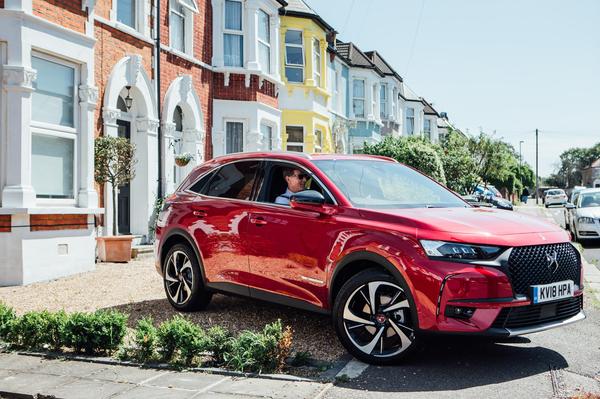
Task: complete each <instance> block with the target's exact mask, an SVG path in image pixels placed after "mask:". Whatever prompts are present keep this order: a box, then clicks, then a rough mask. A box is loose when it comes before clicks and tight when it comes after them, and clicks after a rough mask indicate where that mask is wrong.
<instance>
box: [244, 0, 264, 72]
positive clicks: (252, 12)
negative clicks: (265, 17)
mask: <svg viewBox="0 0 600 399" xmlns="http://www.w3.org/2000/svg"><path fill="white" fill-rule="evenodd" d="M245 9H246V15H245V17H246V18H245V19H246V20H245V26H246V31H245V34H244V40H245V42H246V43H245V46H244V47H245V48H246V54H245V56H246V60H247V62H246V68H247V69H249V70H251V71H259V70H260V62H259V60H258V7H257V6H256V5H254V4H249V3H246V7H245Z"/></svg>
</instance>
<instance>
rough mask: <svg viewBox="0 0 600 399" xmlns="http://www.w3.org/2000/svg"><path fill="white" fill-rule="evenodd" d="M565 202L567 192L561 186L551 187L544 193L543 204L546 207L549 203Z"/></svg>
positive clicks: (558, 203)
mask: <svg viewBox="0 0 600 399" xmlns="http://www.w3.org/2000/svg"><path fill="white" fill-rule="evenodd" d="M566 203H567V194H566V193H565V190H563V189H561V188H553V189H551V190H548V191H546V193H545V194H544V205H545V206H546V208H548V207H549V206H550V205H562V206H564V205H565V204H566Z"/></svg>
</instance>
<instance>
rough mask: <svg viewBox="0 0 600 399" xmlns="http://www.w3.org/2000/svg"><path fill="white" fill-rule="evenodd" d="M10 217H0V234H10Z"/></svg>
mask: <svg viewBox="0 0 600 399" xmlns="http://www.w3.org/2000/svg"><path fill="white" fill-rule="evenodd" d="M10 220H11V217H10V215H0V233H10V231H11V228H10Z"/></svg>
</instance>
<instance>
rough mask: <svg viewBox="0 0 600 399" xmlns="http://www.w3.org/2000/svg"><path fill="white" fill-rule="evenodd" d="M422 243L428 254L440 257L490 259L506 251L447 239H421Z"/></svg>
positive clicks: (431, 256) (432, 256)
mask: <svg viewBox="0 0 600 399" xmlns="http://www.w3.org/2000/svg"><path fill="white" fill-rule="evenodd" d="M421 245H422V246H423V249H424V250H425V253H426V254H427V256H429V257H430V258H440V259H465V260H489V259H493V258H495V257H496V256H498V255H500V253H502V251H504V248H501V247H492V246H487V245H472V244H459V243H456V242H446V241H430V240H421Z"/></svg>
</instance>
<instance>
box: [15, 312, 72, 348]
mask: <svg viewBox="0 0 600 399" xmlns="http://www.w3.org/2000/svg"><path fill="white" fill-rule="evenodd" d="M67 320H68V316H67V314H66V313H65V312H62V311H61V312H56V313H51V312H48V311H42V312H28V313H25V314H24V315H23V316H21V317H19V318H16V319H14V321H13V322H12V328H11V333H10V339H11V341H12V342H13V343H15V344H17V345H19V346H22V347H24V348H29V349H39V348H42V347H43V348H47V347H50V348H52V349H54V350H59V349H60V348H61V347H62V346H63V345H64V344H65V326H66V324H67Z"/></svg>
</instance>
